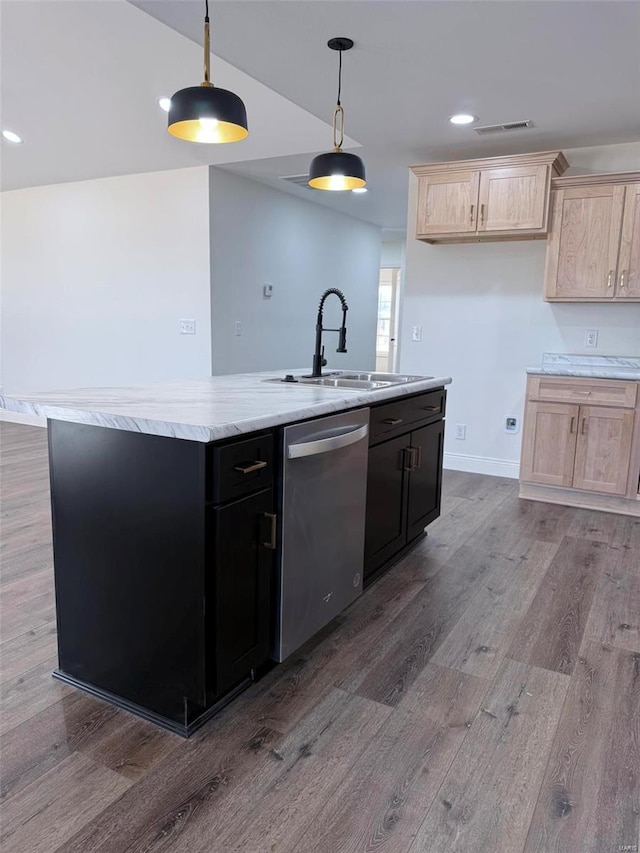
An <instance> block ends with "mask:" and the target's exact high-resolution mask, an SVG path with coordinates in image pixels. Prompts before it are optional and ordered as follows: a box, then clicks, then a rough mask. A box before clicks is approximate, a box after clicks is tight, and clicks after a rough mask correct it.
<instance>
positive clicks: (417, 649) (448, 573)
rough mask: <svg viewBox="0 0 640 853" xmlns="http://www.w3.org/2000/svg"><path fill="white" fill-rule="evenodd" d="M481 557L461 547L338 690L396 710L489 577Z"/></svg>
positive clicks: (487, 561) (487, 562)
mask: <svg viewBox="0 0 640 853" xmlns="http://www.w3.org/2000/svg"><path fill="white" fill-rule="evenodd" d="M492 565H493V561H492V560H491V558H490V557H488V556H487V555H486V554H483V553H481V552H479V551H477V550H474V549H472V548H468V547H466V546H463V547H462V548H459V549H458V550H457V551H456V553H455V554H454V556H453V557H452V558H451V559H450V560H449V562H447V563H446V564H445V566H443V568H442V569H441V570H440V571H439V572H438V573H437V574H436V575H435V576H434V577H433V578H430V579H429V580H428V581H427V582H426V584H425V588H424V589H423V590H422V591H421V592H420V594H419V595H417V596H416V597H415V599H414V600H413V601H412V602H411V604H409V605H408V607H407V608H406V609H405V611H403V612H402V613H401V614H400V615H399V616H398V617H397V618H396V619H395V620H394V622H393V623H392V624H391V625H390V626H389V630H388V631H387V632H386V633H385V636H384V637H383V638H382V642H381V643H380V644H379V645H378V646H374V647H370V648H369V649H367V650H366V652H365V653H364V655H363V656H362V657H361V658H360V660H359V661H358V663H357V665H356V666H355V667H354V669H353V670H352V672H351V674H350V676H349V677H348V678H345V679H343V681H342V682H341V686H342V687H343V688H345V689H349V690H353V691H355V692H357V693H359V694H360V695H361V696H366V697H367V698H368V699H373V700H374V701H376V702H384V703H385V704H387V705H397V704H398V703H399V702H400V701H401V700H402V698H403V696H404V695H405V693H406V692H407V690H408V689H409V688H410V687H411V685H412V684H413V682H414V681H415V679H416V678H417V676H418V675H419V673H420V672H421V671H422V670H423V669H424V667H425V666H426V665H427V663H428V662H429V660H430V659H431V657H432V656H433V654H434V652H435V651H436V650H437V649H438V648H439V646H440V645H441V643H442V642H443V640H444V639H445V637H446V636H447V634H448V633H449V632H450V631H451V630H452V628H453V626H454V625H455V623H456V622H457V621H458V619H459V618H460V617H461V615H462V614H463V613H464V611H465V610H466V608H467V607H468V605H469V603H470V602H471V600H472V599H473V597H474V595H475V594H476V593H477V591H478V589H479V588H480V586H481V585H482V583H484V582H485V580H486V578H487V577H488V576H489V574H490V572H491V568H492Z"/></svg>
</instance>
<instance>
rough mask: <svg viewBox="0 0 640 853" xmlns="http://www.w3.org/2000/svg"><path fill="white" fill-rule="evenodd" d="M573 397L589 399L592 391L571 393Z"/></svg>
mask: <svg viewBox="0 0 640 853" xmlns="http://www.w3.org/2000/svg"><path fill="white" fill-rule="evenodd" d="M571 393H572V394H573V396H574V397H590V396H591V395H592V394H593V391H572V392H571Z"/></svg>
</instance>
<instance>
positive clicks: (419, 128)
mask: <svg viewBox="0 0 640 853" xmlns="http://www.w3.org/2000/svg"><path fill="white" fill-rule="evenodd" d="M132 2H136V3H137V5H139V6H140V7H141V8H144V9H146V10H147V11H148V12H149V13H150V14H152V15H154V16H156V17H158V18H159V19H162V20H163V21H165V22H166V23H168V24H169V26H171V27H173V28H175V29H177V30H178V31H180V32H182V33H183V34H185V35H187V36H189V37H191V38H194V39H196V38H199V28H200V26H201V24H200V20H201V16H202V6H203V4H202V2H200V0H197V2H194V0H132ZM211 15H212V27H213V38H214V49H215V50H216V52H217V53H218V54H219V55H220V56H222V57H224V58H225V59H226V60H228V61H229V62H230V63H232V64H233V65H234V66H236V67H237V68H241V69H242V70H244V71H246V72H247V73H248V74H251V75H252V76H253V77H255V78H256V79H259V80H261V81H262V82H263V83H265V84H266V85H267V86H269V87H270V88H272V89H274V90H275V91H277V92H279V93H280V94H282V95H284V96H285V97H287V98H289V99H290V100H292V101H293V102H294V103H296V104H299V105H301V106H303V107H305V109H308V110H309V111H310V112H312V113H313V114H314V115H317V116H319V117H323V118H328V117H330V115H331V110H332V106H333V103H334V99H335V79H336V62H335V55H334V54H333V53H332V52H331V51H329V50H328V48H327V47H326V42H327V39H328V38H330V37H332V36H336V35H346V36H350V37H351V38H353V39H354V41H355V42H356V46H355V48H354V49H353V50H352V51H351V52H350V53H348V54H346V55H345V57H344V87H343V96H344V97H343V103H344V106H345V110H346V122H347V129H348V131H349V132H350V134H351V135H352V136H354V137H355V138H356V139H357V140H358V141H359V142H360V143H362V145H363V146H364V147H363V148H362V149H361V150H360V151H359V152H358V153H359V154H360V155H361V156H363V158H364V159H365V162H366V166H367V172H368V178H369V183H370V192H369V193H368V194H367V195H366V196H356V197H349V198H345V197H344V195H345V194H342V193H340V194H337V195H338V197H336V196H335V195H334V194H332V193H324V194H321V193H314V191H312V190H307V189H304V188H294V189H293V190H292V191H293V192H296V193H297V194H299V195H300V194H302V195H304V196H305V197H314V198H315V200H317V201H320V202H322V203H324V204H327V205H329V206H332V207H338V208H339V209H343V210H347V211H348V212H352V213H355V214H356V215H362V216H363V217H364V218H368V219H371V220H372V221H374V222H377V223H378V224H380V225H383V226H385V227H387V228H402V227H403V226H404V224H405V221H406V184H407V171H406V167H407V166H408V165H410V164H411V163H419V162H425V161H428V160H438V159H456V158H458V157H460V158H464V157H473V156H475V155H491V154H496V155H497V154H503V153H521V152H526V151H532V150H545V149H553V148H556V147H557V148H569V147H582V146H588V145H600V144H607V143H615V142H626V141H630V140H637V139H640V95H639V93H640V50H639V49H638V44H640V3H639V2H635V1H634V0H631V2H626V1H625V2H619V1H618V0H586V2H583V0H556V1H555V2H544V0H511V2H492V0H459V1H457V0H212V3H211ZM461 111H469V112H471V113H473V114H475V115H477V116H479V117H480V123H481V124H496V123H502V122H505V121H512V120H521V119H532V120H533V121H534V123H535V128H533V129H530V130H527V131H522V132H521V133H514V134H501V135H492V136H490V137H484V138H483V137H479V136H478V135H477V134H476V133H475V132H474V131H473V129H472V128H468V127H467V128H462V127H453V126H452V125H450V124H449V123H448V121H447V118H448V116H449V115H451V114H452V113H455V112H461ZM307 166H308V161H307V159H306V158H304V157H295V156H293V157H286V158H279V159H277V160H267V159H263V160H261V161H260V162H259V163H246V162H245V163H243V164H241V165H240V164H238V165H237V166H235V167H233V168H234V171H239V172H242V173H243V174H248V175H251V176H253V177H256V178H258V179H261V180H265V181H266V182H271V183H273V184H275V185H281V184H282V182H278V180H277V178H278V175H285V174H296V173H298V174H299V173H301V172H304V171H305V169H306V168H307Z"/></svg>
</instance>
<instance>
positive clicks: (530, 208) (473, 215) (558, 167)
mask: <svg viewBox="0 0 640 853" xmlns="http://www.w3.org/2000/svg"><path fill="white" fill-rule="evenodd" d="M567 165H568V164H567V161H566V160H565V159H564V156H563V155H562V153H561V152H558V151H551V152H548V151H547V152H542V153H539V154H527V155H514V156H512V157H489V158H485V159H482V160H459V161H456V162H453V163H431V164H428V165H426V166H414V167H413V168H412V171H413V172H414V174H415V175H416V176H417V178H418V196H417V204H416V208H417V209H416V237H417V238H418V239H419V240H424V241H425V242H427V243H464V242H470V241H483V240H503V239H504V240H507V239H508V240H515V239H533V238H538V237H545V236H546V234H547V228H548V210H549V192H550V183H551V177H552V176H553V175H560V174H562V172H564V170H565V169H566V168H567Z"/></svg>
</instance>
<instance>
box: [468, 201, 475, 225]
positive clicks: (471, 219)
mask: <svg viewBox="0 0 640 853" xmlns="http://www.w3.org/2000/svg"><path fill="white" fill-rule="evenodd" d="M474 207H475V205H474V204H472V205H471V217H470V218H469V222H473V209H474Z"/></svg>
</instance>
